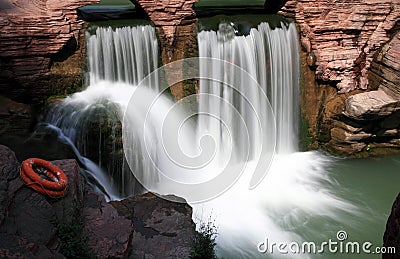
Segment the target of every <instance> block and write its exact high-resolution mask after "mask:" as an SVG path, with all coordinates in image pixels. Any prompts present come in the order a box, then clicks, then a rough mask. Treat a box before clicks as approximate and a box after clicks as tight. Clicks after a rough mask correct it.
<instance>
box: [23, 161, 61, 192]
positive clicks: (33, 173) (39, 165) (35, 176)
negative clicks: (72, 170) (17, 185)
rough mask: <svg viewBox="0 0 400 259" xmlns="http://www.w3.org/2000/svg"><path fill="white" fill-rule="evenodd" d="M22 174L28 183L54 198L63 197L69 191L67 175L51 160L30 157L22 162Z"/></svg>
mask: <svg viewBox="0 0 400 259" xmlns="http://www.w3.org/2000/svg"><path fill="white" fill-rule="evenodd" d="M20 175H21V178H22V180H23V181H24V182H25V184H26V185H28V186H29V187H31V188H32V189H34V190H36V191H37V192H39V193H41V194H44V195H48V196H50V197H52V198H60V197H63V196H64V195H65V193H66V192H67V187H68V179H67V176H66V175H65V173H64V172H63V171H62V170H61V169H60V168H59V167H58V166H56V165H53V164H52V163H51V162H49V161H46V160H43V159H39V158H29V159H27V160H25V161H24V162H22V165H21V171H20Z"/></svg>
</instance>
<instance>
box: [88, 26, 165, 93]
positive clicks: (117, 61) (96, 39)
mask: <svg viewBox="0 0 400 259" xmlns="http://www.w3.org/2000/svg"><path fill="white" fill-rule="evenodd" d="M86 38H87V51H88V53H87V56H88V61H89V62H88V63H89V70H90V85H94V84H96V83H98V82H100V81H101V80H106V81H110V82H122V83H127V84H131V85H137V84H138V83H139V82H140V81H141V80H143V78H144V77H146V76H147V75H148V74H149V73H151V72H152V71H154V70H156V69H157V67H158V42H157V37H156V34H155V30H154V28H153V27H151V26H150V25H146V26H138V27H122V28H116V29H115V30H114V29H113V28H111V27H98V28H97V29H96V32H95V34H94V35H90V33H89V32H87V34H86ZM154 83H155V84H153V85H152V86H151V87H152V88H153V89H155V90H158V84H157V82H154Z"/></svg>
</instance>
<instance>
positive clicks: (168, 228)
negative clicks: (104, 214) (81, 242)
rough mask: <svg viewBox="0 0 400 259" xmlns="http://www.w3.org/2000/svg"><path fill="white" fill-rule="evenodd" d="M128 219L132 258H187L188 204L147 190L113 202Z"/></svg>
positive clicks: (191, 226)
mask: <svg viewBox="0 0 400 259" xmlns="http://www.w3.org/2000/svg"><path fill="white" fill-rule="evenodd" d="M112 204H113V206H115V207H116V208H117V209H118V211H119V212H120V213H121V214H122V215H125V217H127V218H129V219H131V220H132V222H133V225H134V231H133V234H132V237H131V246H132V254H131V256H132V258H189V257H190V253H191V245H192V241H193V239H194V237H195V231H194V229H195V226H194V223H193V221H192V219H191V215H192V208H191V207H190V206H189V205H187V204H186V203H174V202H170V201H167V200H164V199H161V198H159V197H157V196H155V195H154V194H151V193H147V194H144V195H140V196H136V197H133V198H128V199H126V200H122V201H121V202H113V203H112Z"/></svg>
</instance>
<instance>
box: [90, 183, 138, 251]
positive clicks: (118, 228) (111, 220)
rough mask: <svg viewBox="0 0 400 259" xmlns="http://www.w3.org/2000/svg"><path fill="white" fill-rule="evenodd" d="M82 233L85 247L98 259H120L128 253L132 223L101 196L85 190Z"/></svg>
mask: <svg viewBox="0 0 400 259" xmlns="http://www.w3.org/2000/svg"><path fill="white" fill-rule="evenodd" d="M83 216H84V222H85V227H84V233H85V236H86V237H87V245H88V246H89V248H90V249H91V250H92V252H93V253H94V254H95V255H96V256H97V257H99V258H114V257H116V258H122V257H126V256H128V255H129V253H130V240H131V235H132V232H133V224H132V222H131V221H130V220H129V219H127V218H125V217H124V216H120V215H118V211H117V210H116V209H115V208H114V207H113V206H112V205H111V204H109V203H107V202H106V201H105V200H104V198H103V197H102V196H99V195H98V194H97V193H95V192H94V191H93V190H92V189H90V187H89V188H86V190H85V198H84V207H83Z"/></svg>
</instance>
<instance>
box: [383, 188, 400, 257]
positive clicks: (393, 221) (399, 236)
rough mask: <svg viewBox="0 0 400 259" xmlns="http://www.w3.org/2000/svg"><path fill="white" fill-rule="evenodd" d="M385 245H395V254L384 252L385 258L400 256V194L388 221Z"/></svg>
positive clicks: (384, 237) (384, 239) (384, 238)
mask: <svg viewBox="0 0 400 259" xmlns="http://www.w3.org/2000/svg"><path fill="white" fill-rule="evenodd" d="M383 246H384V247H395V248H396V253H395V254H389V253H387V254H383V255H382V258H383V259H399V258H400V252H399V251H400V194H399V195H398V196H397V198H396V200H395V201H394V203H393V207H392V211H391V213H390V216H389V219H388V221H387V223H386V230H385V234H384V236H383Z"/></svg>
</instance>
